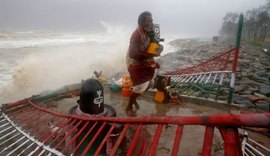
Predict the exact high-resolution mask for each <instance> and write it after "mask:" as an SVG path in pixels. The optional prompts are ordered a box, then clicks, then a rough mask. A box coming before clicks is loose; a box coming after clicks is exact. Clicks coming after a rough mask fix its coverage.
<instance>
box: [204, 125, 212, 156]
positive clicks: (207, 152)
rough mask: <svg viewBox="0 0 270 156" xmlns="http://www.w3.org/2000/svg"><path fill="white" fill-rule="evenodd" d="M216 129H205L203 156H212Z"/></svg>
mask: <svg viewBox="0 0 270 156" xmlns="http://www.w3.org/2000/svg"><path fill="white" fill-rule="evenodd" d="M213 136H214V127H209V126H207V127H205V133H204V141H203V149H202V156H211V149H212V142H213Z"/></svg>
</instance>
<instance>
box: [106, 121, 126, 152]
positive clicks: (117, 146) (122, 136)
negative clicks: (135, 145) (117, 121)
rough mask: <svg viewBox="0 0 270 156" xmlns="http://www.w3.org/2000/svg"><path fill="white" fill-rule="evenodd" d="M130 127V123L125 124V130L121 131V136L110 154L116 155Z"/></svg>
mask: <svg viewBox="0 0 270 156" xmlns="http://www.w3.org/2000/svg"><path fill="white" fill-rule="evenodd" d="M128 128H129V124H125V127H124V129H123V131H122V132H121V134H120V136H119V137H118V139H117V141H116V143H115V144H114V146H113V149H112V151H111V153H110V156H114V155H115V153H116V151H117V149H118V148H119V145H120V143H121V142H122V140H123V138H124V137H125V135H126V133H127V130H128Z"/></svg>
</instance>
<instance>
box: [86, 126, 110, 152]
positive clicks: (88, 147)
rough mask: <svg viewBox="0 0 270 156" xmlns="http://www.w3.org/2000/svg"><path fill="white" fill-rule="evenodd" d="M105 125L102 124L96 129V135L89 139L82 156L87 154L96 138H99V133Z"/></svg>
mask: <svg viewBox="0 0 270 156" xmlns="http://www.w3.org/2000/svg"><path fill="white" fill-rule="evenodd" d="M106 124H107V123H106V122H103V124H102V125H101V127H100V128H99V129H98V131H97V132H96V134H95V135H94V136H93V138H92V139H91V141H90V143H89V144H88V145H87V146H86V148H85V150H84V151H83V153H82V154H81V155H82V156H85V155H86V154H87V152H88V151H89V149H90V147H91V146H92V145H93V143H94V141H95V140H96V139H97V137H98V136H99V134H100V133H101V131H102V130H103V128H104V127H105V125H106Z"/></svg>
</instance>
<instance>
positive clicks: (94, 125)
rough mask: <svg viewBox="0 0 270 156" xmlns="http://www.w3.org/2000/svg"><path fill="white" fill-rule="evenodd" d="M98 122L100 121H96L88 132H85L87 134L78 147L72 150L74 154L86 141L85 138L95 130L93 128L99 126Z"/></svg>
mask: <svg viewBox="0 0 270 156" xmlns="http://www.w3.org/2000/svg"><path fill="white" fill-rule="evenodd" d="M97 124H98V122H95V124H93V125H92V127H91V128H90V129H89V130H88V132H87V133H86V134H85V136H84V137H83V139H82V140H81V141H80V143H78V145H77V146H76V148H75V149H74V150H73V151H72V154H75V153H76V151H77V150H78V149H79V147H80V146H81V145H82V143H83V142H84V140H85V139H86V138H87V137H88V136H89V134H90V133H91V132H92V131H93V129H94V128H95V127H96V126H97Z"/></svg>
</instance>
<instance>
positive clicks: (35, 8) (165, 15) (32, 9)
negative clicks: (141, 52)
mask: <svg viewBox="0 0 270 156" xmlns="http://www.w3.org/2000/svg"><path fill="white" fill-rule="evenodd" d="M264 3H265V1H264V0H227V1H224V0H181V1H180V0H148V1H145V0H136V1H131V0H112V1H108V0H0V21H1V22H0V30H54V31H89V32H99V31H103V30H104V28H103V27H102V25H101V23H100V21H101V20H102V21H105V22H108V23H112V24H121V25H126V26H127V27H134V25H136V24H137V16H138V14H139V13H140V12H142V11H145V10H149V11H151V12H152V13H153V16H154V20H155V22H157V23H160V24H161V25H162V29H163V31H167V32H170V33H178V34H190V35H195V36H207V35H208V36H209V35H210V34H211V35H212V34H215V33H217V32H218V30H219V28H220V25H221V22H222V18H223V17H224V16H225V14H226V12H228V11H233V12H245V11H246V10H247V9H251V8H253V7H258V6H260V5H263V4H264Z"/></svg>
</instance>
